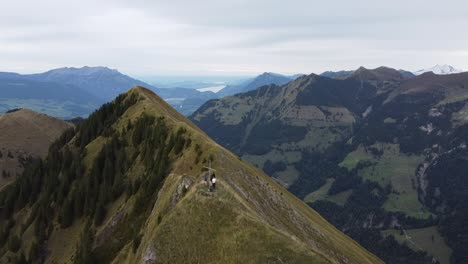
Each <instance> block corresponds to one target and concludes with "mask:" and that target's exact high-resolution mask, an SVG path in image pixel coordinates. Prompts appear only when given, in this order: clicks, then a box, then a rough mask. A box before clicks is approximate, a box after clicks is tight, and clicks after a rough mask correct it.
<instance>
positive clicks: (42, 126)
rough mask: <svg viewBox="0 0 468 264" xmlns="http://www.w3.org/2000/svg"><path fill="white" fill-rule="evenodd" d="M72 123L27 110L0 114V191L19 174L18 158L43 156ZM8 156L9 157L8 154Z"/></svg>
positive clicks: (20, 168)
mask: <svg viewBox="0 0 468 264" xmlns="http://www.w3.org/2000/svg"><path fill="white" fill-rule="evenodd" d="M70 127H72V124H70V123H68V122H65V121H63V120H60V119H57V118H54V117H50V116H47V115H44V114H40V113H37V112H34V111H31V110H29V109H20V110H18V111H15V112H11V113H7V114H3V115H0V151H1V152H2V155H1V156H2V157H0V174H3V171H5V172H6V173H7V174H9V175H10V177H6V178H4V177H3V176H2V175H0V189H1V188H3V187H4V186H5V185H6V184H8V183H9V182H11V181H13V179H14V177H15V176H16V175H17V174H20V173H21V171H22V167H21V164H20V159H21V158H27V157H28V156H32V157H34V158H37V157H42V158H43V157H45V155H46V154H47V150H48V148H49V145H50V144H51V143H52V142H53V141H54V140H55V139H56V138H57V137H58V136H60V135H61V134H62V133H63V131H65V130H66V129H67V128H70ZM9 153H10V155H9Z"/></svg>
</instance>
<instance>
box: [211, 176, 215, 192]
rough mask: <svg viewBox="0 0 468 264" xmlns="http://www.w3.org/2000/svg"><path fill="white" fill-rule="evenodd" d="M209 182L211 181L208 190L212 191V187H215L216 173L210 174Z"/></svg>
mask: <svg viewBox="0 0 468 264" xmlns="http://www.w3.org/2000/svg"><path fill="white" fill-rule="evenodd" d="M210 182H211V186H210V191H214V189H215V188H216V175H215V174H214V173H213V174H212V175H211V179H210Z"/></svg>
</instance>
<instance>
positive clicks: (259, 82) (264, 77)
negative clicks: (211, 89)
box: [217, 72, 301, 97]
mask: <svg viewBox="0 0 468 264" xmlns="http://www.w3.org/2000/svg"><path fill="white" fill-rule="evenodd" d="M299 76H301V75H300V74H298V75H293V76H285V75H281V74H277V73H272V72H265V73H262V74H260V75H259V76H257V77H255V78H253V79H250V80H247V81H246V82H244V83H243V84H239V85H228V86H226V87H225V88H224V89H222V90H221V91H219V92H218V93H217V95H218V97H224V96H228V95H234V94H238V93H244V92H248V91H252V90H255V89H257V88H258V87H261V86H264V85H269V84H276V85H283V84H285V83H288V82H290V81H292V80H294V79H295V78H297V77H299Z"/></svg>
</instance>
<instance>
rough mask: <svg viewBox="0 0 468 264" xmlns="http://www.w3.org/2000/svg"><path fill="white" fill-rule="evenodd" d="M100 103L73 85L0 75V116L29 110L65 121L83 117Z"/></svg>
mask: <svg viewBox="0 0 468 264" xmlns="http://www.w3.org/2000/svg"><path fill="white" fill-rule="evenodd" d="M101 103H102V100H100V99H99V98H97V97H96V96H94V95H93V94H91V93H89V92H87V91H85V90H83V89H80V88H78V87H76V86H73V85H68V84H63V83H56V82H46V81H36V80H34V78H30V76H27V75H26V76H25V75H20V74H16V73H0V113H3V112H6V111H8V110H9V109H13V108H30V109H32V110H34V111H37V112H41V113H46V114H48V115H51V116H55V117H59V118H64V119H66V118H73V117H78V116H87V115H88V114H89V113H90V112H92V111H93V110H94V109H96V107H97V106H99V105H100V104H101Z"/></svg>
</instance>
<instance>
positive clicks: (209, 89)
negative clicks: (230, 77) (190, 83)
mask: <svg viewBox="0 0 468 264" xmlns="http://www.w3.org/2000/svg"><path fill="white" fill-rule="evenodd" d="M224 87H226V85H217V86H210V87H204V88H199V89H197V91H199V92H213V93H217V92H219V91H221V89H223V88H224Z"/></svg>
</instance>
